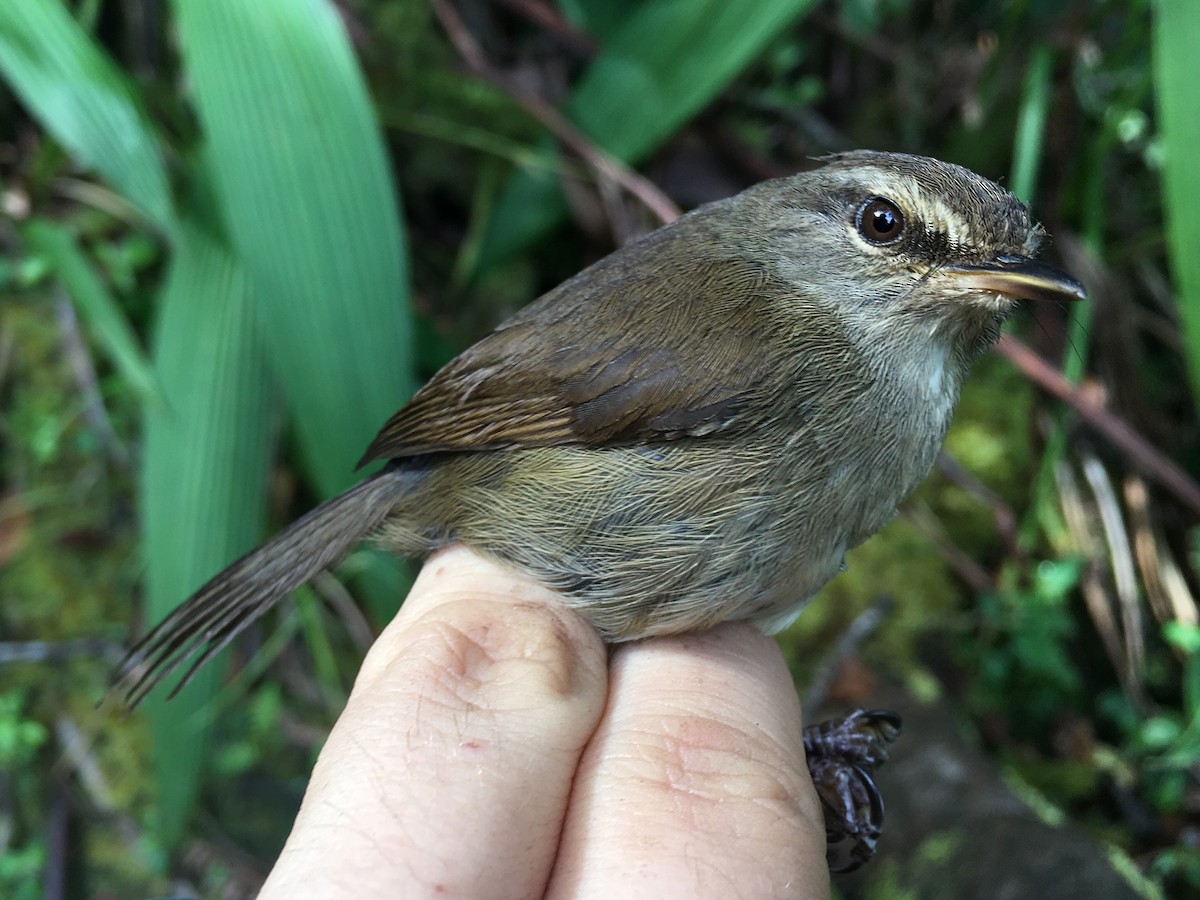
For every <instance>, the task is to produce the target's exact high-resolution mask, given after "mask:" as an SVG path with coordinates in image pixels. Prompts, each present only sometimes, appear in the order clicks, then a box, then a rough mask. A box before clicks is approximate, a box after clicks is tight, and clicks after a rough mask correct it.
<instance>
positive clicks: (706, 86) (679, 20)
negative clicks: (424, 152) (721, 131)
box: [479, 0, 815, 269]
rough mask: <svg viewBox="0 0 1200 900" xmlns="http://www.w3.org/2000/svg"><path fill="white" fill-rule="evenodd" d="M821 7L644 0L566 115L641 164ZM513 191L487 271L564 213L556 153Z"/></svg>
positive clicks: (790, 1)
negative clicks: (797, 22) (771, 43)
mask: <svg viewBox="0 0 1200 900" xmlns="http://www.w3.org/2000/svg"><path fill="white" fill-rule="evenodd" d="M814 2H815V0H763V2H758V3H728V2H726V0H648V2H646V3H644V4H643V5H642V6H640V7H639V8H638V9H637V11H636V12H634V13H633V14H632V15H630V16H629V18H628V19H626V20H625V21H624V23H623V25H622V27H621V28H620V29H619V30H618V31H617V32H616V33H615V34H614V35H613V36H612V39H611V41H610V42H608V43H607V45H606V47H605V49H604V50H603V52H601V53H600V55H599V56H597V57H596V58H595V59H594V60H593V61H592V64H591V65H590V66H589V67H588V70H587V72H585V73H584V76H583V78H582V79H581V80H580V82H579V84H578V86H577V87H576V89H575V90H574V92H573V93H572V95H571V98H570V100H569V101H568V102H567V105H566V108H565V112H566V114H567V116H568V118H570V119H571V121H572V122H574V123H575V125H577V126H578V127H579V128H580V130H581V131H583V132H584V133H585V134H587V135H589V136H590V137H591V138H592V139H593V140H595V141H596V142H597V143H598V144H599V145H600V146H601V147H603V148H604V149H605V150H607V151H608V152H609V153H611V154H612V155H614V156H616V157H617V158H618V159H620V160H623V161H624V162H629V163H636V162H638V161H639V160H641V159H643V158H645V157H646V156H647V155H648V154H649V153H651V152H652V151H653V150H654V149H655V148H657V147H658V146H659V145H660V144H661V143H662V142H663V141H665V140H666V139H667V138H668V137H670V136H671V135H672V134H673V133H674V132H675V131H676V130H677V129H678V128H679V127H680V126H681V125H682V124H683V123H684V122H686V121H687V120H688V119H690V118H691V117H692V116H693V115H695V113H696V112H697V111H699V110H700V109H701V108H702V107H703V106H704V105H705V104H707V103H709V102H710V101H711V100H712V99H713V97H715V96H716V95H717V94H718V93H720V92H721V91H722V90H723V89H724V88H725V87H726V86H727V85H728V84H729V83H730V82H731V81H732V80H733V79H734V77H735V76H736V75H737V74H738V73H739V72H740V71H742V69H744V68H745V67H746V66H747V65H748V64H749V63H750V62H751V61H752V60H753V59H754V58H755V56H757V55H758V54H759V53H760V52H761V51H762V50H763V48H764V47H765V46H766V45H767V43H768V42H769V41H771V40H772V39H773V38H774V37H776V36H777V35H778V34H779V33H780V32H781V31H782V30H783V29H784V28H785V27H786V26H787V25H789V24H791V23H792V22H794V21H795V20H796V19H797V18H799V17H800V16H801V15H802V14H803V13H805V12H807V11H808V10H809V8H811V7H812V6H813V5H814ZM544 152H545V153H546V155H547V158H546V160H544V161H543V162H542V164H541V165H540V166H539V167H538V168H537V169H536V171H535V170H524V171H522V172H519V173H517V174H516V175H515V176H514V177H513V179H512V180H511V181H510V182H509V184H508V185H507V187H506V189H505V191H504V193H503V195H502V196H501V198H500V201H499V202H498V204H497V206H496V210H495V213H494V215H493V216H492V218H491V219H490V220H489V222H488V227H487V228H486V230H485V232H484V240H483V244H482V246H481V248H480V253H479V265H480V268H481V269H487V268H490V267H491V266H494V265H496V264H497V263H499V262H502V261H504V260H505V259H507V258H508V257H510V256H511V255H513V254H514V253H517V252H519V251H520V250H521V249H523V248H524V247H526V246H528V245H529V244H530V243H531V242H533V241H534V240H536V239H537V238H538V237H540V236H541V235H542V234H544V233H545V232H546V231H547V230H549V229H550V228H552V227H553V226H554V225H555V223H556V222H557V221H558V220H559V219H560V218H561V216H562V215H563V213H564V212H565V209H566V207H565V205H564V202H563V198H562V194H561V191H560V189H559V182H558V180H557V178H555V177H554V175H552V174H548V173H552V172H554V171H555V165H554V161H553V150H552V149H550V148H549V147H547V149H546V150H545V151H544Z"/></svg>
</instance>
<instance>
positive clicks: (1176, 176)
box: [1154, 0, 1200, 397]
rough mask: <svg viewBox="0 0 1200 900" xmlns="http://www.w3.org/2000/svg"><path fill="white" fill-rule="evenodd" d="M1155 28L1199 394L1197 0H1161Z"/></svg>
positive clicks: (1178, 285) (1170, 204) (1175, 249)
mask: <svg viewBox="0 0 1200 900" xmlns="http://www.w3.org/2000/svg"><path fill="white" fill-rule="evenodd" d="M1157 10H1158V12H1157V15H1156V17H1155V28H1154V63H1155V78H1156V91H1155V93H1156V94H1157V97H1158V109H1159V120H1160V128H1161V132H1162V147H1163V152H1164V157H1165V158H1164V164H1163V206H1164V207H1165V211H1166V220H1167V243H1168V246H1169V248H1170V254H1171V269H1172V271H1173V273H1174V277H1175V294H1176V297H1177V298H1178V300H1177V302H1178V304H1179V314H1180V319H1181V320H1182V323H1183V339H1184V349H1185V351H1186V354H1187V359H1188V366H1189V370H1190V375H1191V379H1192V390H1193V392H1194V393H1195V394H1196V396H1198V397H1200V254H1197V253H1196V252H1195V250H1194V248H1193V243H1194V240H1193V235H1192V232H1193V230H1194V227H1195V225H1194V223H1195V219H1196V210H1197V209H1200V167H1198V166H1197V165H1196V148H1197V147H1200V94H1197V92H1196V85H1195V80H1196V75H1195V68H1194V63H1195V56H1196V48H1197V47H1198V46H1200V3H1196V2H1195V0H1160V2H1159V3H1158V4H1157Z"/></svg>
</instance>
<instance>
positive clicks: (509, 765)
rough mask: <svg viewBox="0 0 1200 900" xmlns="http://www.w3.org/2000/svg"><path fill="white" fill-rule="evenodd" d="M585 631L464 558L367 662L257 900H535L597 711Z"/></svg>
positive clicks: (600, 704)
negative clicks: (296, 899) (273, 899)
mask: <svg viewBox="0 0 1200 900" xmlns="http://www.w3.org/2000/svg"><path fill="white" fill-rule="evenodd" d="M606 664H607V660H606V657H605V650H604V647H603V645H602V644H601V642H600V639H599V637H598V636H597V634H596V632H595V629H593V628H592V627H591V626H590V625H588V624H587V622H586V621H584V620H583V619H582V618H581V617H580V616H578V615H577V614H576V613H574V612H571V611H570V610H568V609H567V608H566V607H565V606H563V605H562V602H561V601H560V600H559V599H557V598H556V597H555V595H554V594H553V593H551V592H550V591H548V590H547V589H546V588H544V587H540V586H539V585H537V584H536V583H535V582H534V581H533V580H532V579H530V578H528V577H526V576H522V575H520V574H517V573H513V572H509V571H506V570H504V569H501V568H499V567H497V566H495V565H493V564H491V563H488V562H486V561H484V560H483V559H481V558H480V557H478V556H476V555H475V554H473V553H472V552H470V551H468V550H466V549H464V548H452V549H450V550H447V551H445V552H443V553H440V554H438V555H436V556H434V557H433V558H432V559H431V560H430V561H429V562H428V563H427V564H426V566H425V568H424V570H423V571H422V573H421V576H420V577H419V578H418V579H417V582H416V584H415V585H414V586H413V590H412V593H411V595H410V596H409V598H408V600H407V601H406V602H405V604H404V607H403V608H402V609H401V612H400V614H399V615H398V616H397V617H396V619H395V620H394V621H393V622H392V623H391V625H389V626H388V628H387V629H386V630H385V632H384V633H383V635H381V636H380V638H379V640H378V641H377V642H376V644H375V646H374V647H372V649H371V651H370V653H369V654H368V655H367V659H366V660H365V661H364V663H363V666H362V670H361V671H360V673H359V677H358V679H357V681H356V683H355V686H354V690H353V691H352V693H351V695H350V699H349V701H348V702H347V704H346V709H345V712H344V713H343V714H342V716H341V718H340V719H339V720H338V722H337V724H336V725H335V727H334V729H333V732H332V733H331V734H330V736H329V741H328V743H327V744H326V745H325V748H324V749H323V750H322V752H321V756H320V759H319V760H318V761H317V765H316V767H315V769H314V770H313V776H312V780H311V782H310V784H309V788H308V792H307V793H306V795H305V798H304V803H303V806H302V808H301V810H300V814H299V815H298V816H297V818H296V824H295V826H294V828H293V831H292V834H291V836H290V837H289V838H288V842H287V845H286V846H285V847H284V850H283V853H282V855H281V856H280V859H279V862H278V863H277V864H276V867H275V870H274V871H273V872H272V873H271V876H270V878H269V879H268V881H267V884H266V886H265V887H264V890H263V893H262V895H261V896H262V897H289V898H290V897H343V896H344V897H354V898H369V897H382V896H388V897H394V896H403V897H424V896H440V897H472V898H475V897H526V896H531V897H538V896H541V894H542V892H543V890H544V887H545V884H546V880H547V878H548V875H549V872H550V869H551V866H552V864H553V859H554V854H555V851H556V849H557V846H558V836H559V832H560V829H561V825H562V820H563V817H564V811H565V808H566V803H567V797H568V795H569V792H570V786H571V780H572V778H573V775H574V772H575V768H576V766H577V764H578V761H579V757H580V755H581V753H582V751H583V748H584V746H585V745H586V743H587V741H588V738H589V736H590V735H591V734H592V732H593V730H594V729H595V727H596V723H597V721H598V719H599V716H600V714H601V712H602V710H603V708H604V697H605V690H606Z"/></svg>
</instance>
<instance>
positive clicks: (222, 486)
mask: <svg viewBox="0 0 1200 900" xmlns="http://www.w3.org/2000/svg"><path fill="white" fill-rule="evenodd" d="M154 364H155V374H156V375H157V378H158V381H159V383H160V384H161V386H162V391H163V398H164V402H163V403H161V404H156V405H153V406H151V407H150V408H149V409H148V411H147V414H146V438H145V441H146V443H145V453H144V464H143V469H142V482H141V485H140V490H141V506H142V527H143V530H144V531H143V538H142V546H143V552H144V554H145V559H146V580H145V585H146V599H147V614H148V616H149V617H150V619H151V621H159V620H161V619H162V617H163V616H165V615H166V614H167V613H168V612H170V611H171V610H172V609H173V608H174V607H175V606H176V605H177V604H178V603H179V601H180V600H181V599H182V598H184V597H186V596H187V595H188V594H189V593H190V592H191V591H192V590H194V589H195V588H197V587H199V586H200V585H201V584H202V583H203V582H204V580H205V579H207V578H208V577H209V576H211V575H212V574H213V572H215V571H217V570H218V569H219V568H220V567H221V566H223V565H225V564H226V563H228V562H230V561H231V560H233V559H234V558H235V557H237V556H238V554H240V553H242V552H243V551H245V550H247V549H249V548H250V547H251V546H252V545H253V544H254V543H255V541H256V540H258V538H260V537H261V535H262V525H263V519H264V516H265V498H266V478H267V473H268V464H269V459H270V444H271V441H270V440H269V432H270V423H271V403H270V395H271V378H270V373H269V372H268V371H267V363H266V354H265V351H264V348H263V345H262V338H261V335H260V333H259V327H258V323H257V319H256V316H255V310H254V308H253V305H252V304H251V302H250V296H249V293H248V290H247V284H246V279H245V278H244V276H243V274H242V272H241V269H240V267H239V265H238V263H237V261H236V260H235V259H234V258H233V257H232V256H231V255H230V254H229V253H228V252H227V251H226V250H225V248H224V247H222V246H221V245H220V244H219V243H218V242H216V241H215V240H214V239H212V238H211V237H209V236H208V235H206V234H205V233H204V232H203V231H201V230H200V228H199V227H196V226H194V225H191V224H190V223H186V222H185V223H184V224H183V226H182V227H181V228H180V230H179V240H178V241H177V245H176V248H175V253H174V255H173V258H172V260H171V265H170V269H169V271H168V273H167V280H166V283H165V285H164V288H163V293H162V299H161V315H160V319H159V322H158V326H157V331H156V334H155V340H154ZM220 669H221V666H220V664H216V665H209V666H206V667H205V668H204V669H202V670H201V671H200V673H199V675H198V676H197V678H196V679H195V680H194V681H192V682H191V683H190V684H189V685H188V686H187V687H185V688H184V689H183V691H181V692H180V694H179V695H178V696H177V697H176V698H175V699H174V700H172V701H171V702H170V703H167V702H165V701H164V700H163V699H162V698H163V697H164V696H165V694H166V691H163V690H158V691H155V692H154V694H152V695H151V697H150V698H149V700H148V702H147V711H148V714H149V716H150V719H151V728H152V731H153V734H154V750H155V764H156V768H157V773H158V779H159V785H160V794H159V809H160V823H159V824H160V828H161V832H160V838H161V839H162V841H163V842H164V843H165V844H167V845H170V844H172V843H174V842H175V841H176V840H177V839H178V837H179V836H180V834H181V833H182V830H183V826H184V824H185V823H186V818H187V816H188V814H189V812H190V810H191V808H192V803H193V801H194V798H195V793H196V786H197V784H198V779H199V775H200V772H201V769H202V764H203V761H204V754H205V748H206V746H207V737H208V723H207V720H206V719H205V718H204V717H203V716H202V715H200V712H201V710H202V709H203V708H204V707H205V706H206V705H207V704H208V702H209V701H210V700H211V699H212V696H213V691H214V689H215V685H216V681H217V678H218V677H219V673H220Z"/></svg>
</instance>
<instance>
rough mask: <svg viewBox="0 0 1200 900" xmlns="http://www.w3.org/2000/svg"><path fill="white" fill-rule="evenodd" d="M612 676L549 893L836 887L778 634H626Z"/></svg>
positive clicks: (824, 891) (824, 893)
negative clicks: (634, 637) (635, 637)
mask: <svg viewBox="0 0 1200 900" xmlns="http://www.w3.org/2000/svg"><path fill="white" fill-rule="evenodd" d="M609 678H610V681H609V695H608V707H607V710H606V712H605V716H604V719H603V720H602V722H601V725H600V728H599V730H598V731H597V732H596V735H595V736H594V737H593V739H592V742H591V744H590V745H589V746H588V749H587V752H586V753H585V754H584V758H583V760H582V761H581V762H580V769H579V773H578V774H577V776H576V780H575V787H574V789H573V792H572V797H571V804H570V807H569V809H568V814H567V821H566V823H565V825H564V831H563V839H562V848H561V850H560V852H559V858H558V860H557V862H556V863H555V871H554V875H553V876H552V878H551V882H550V889H549V891H548V892H547V896H549V897H571V898H585V897H599V898H608V897H622V898H639V897H647V898H655V900H658V898H661V897H664V896H685V895H686V896H688V897H694V898H706V897H714V898H716V897H720V898H727V897H789V898H794V897H813V898H816V897H823V898H828V896H829V875H828V870H827V868H826V864H825V830H824V825H823V822H822V816H821V810H820V806H819V803H818V800H817V797H816V794H815V792H814V791H813V787H812V782H811V780H810V779H809V777H808V771H807V768H806V766H805V759H804V747H803V741H802V737H801V722H800V704H799V701H798V699H797V697H796V691H795V688H794V687H793V685H792V680H791V678H790V676H789V674H788V671H787V667H786V665H785V664H784V662H783V657H782V655H781V654H780V652H779V650H778V648H777V647H776V646H775V644H774V642H773V641H772V640H770V639H769V638H766V637H764V636H763V635H761V634H759V633H758V632H756V631H754V630H753V629H752V628H750V627H749V626H746V625H743V624H737V623H731V624H727V625H723V626H720V627H719V628H717V629H714V630H713V631H711V632H708V633H706V634H701V635H692V636H686V637H679V638H667V639H658V640H653V641H647V642H644V643H640V644H632V645H623V646H621V647H619V648H618V649H617V650H616V651H615V652H614V653H613V658H612V661H611V671H610V676H609Z"/></svg>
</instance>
